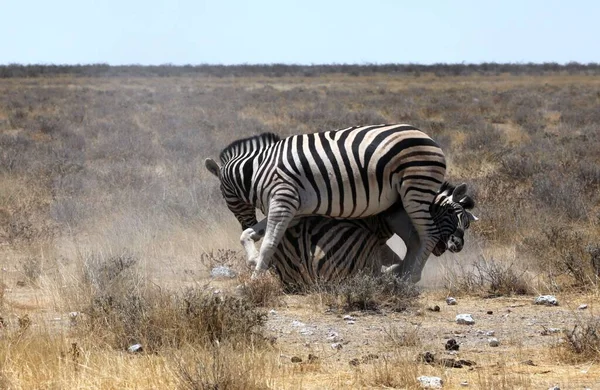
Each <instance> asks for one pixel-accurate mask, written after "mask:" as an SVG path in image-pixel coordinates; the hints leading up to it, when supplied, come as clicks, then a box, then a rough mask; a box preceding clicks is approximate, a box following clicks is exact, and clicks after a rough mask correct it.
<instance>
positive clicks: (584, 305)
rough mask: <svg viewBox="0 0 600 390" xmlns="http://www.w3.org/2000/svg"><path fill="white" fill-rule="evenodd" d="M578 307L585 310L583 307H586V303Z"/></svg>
mask: <svg viewBox="0 0 600 390" xmlns="http://www.w3.org/2000/svg"><path fill="white" fill-rule="evenodd" d="M578 309H579V310H585V309H587V305H586V304H585V303H584V304H582V305H579V307H578Z"/></svg>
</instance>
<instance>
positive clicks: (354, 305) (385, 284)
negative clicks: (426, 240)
mask: <svg viewBox="0 0 600 390" xmlns="http://www.w3.org/2000/svg"><path fill="white" fill-rule="evenodd" d="M311 292H312V293H313V294H315V295H316V296H318V297H319V298H320V301H321V302H322V303H324V304H325V305H327V306H329V307H330V308H334V309H341V310H343V311H352V310H379V309H383V308H386V309H389V310H392V311H397V312H400V311H404V310H406V309H408V308H411V307H414V306H415V305H416V302H417V298H418V296H419V294H420V290H419V288H418V287H416V286H415V285H414V284H412V283H410V282H408V281H406V280H404V279H402V278H398V277H396V276H395V275H392V274H383V275H381V276H375V275H372V274H369V273H365V272H359V273H357V274H356V275H353V276H352V277H350V278H347V279H343V280H340V281H338V282H335V283H327V284H322V283H321V284H320V283H317V284H316V285H315V286H314V287H312V291H311Z"/></svg>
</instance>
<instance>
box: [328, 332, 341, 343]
mask: <svg viewBox="0 0 600 390" xmlns="http://www.w3.org/2000/svg"><path fill="white" fill-rule="evenodd" d="M327 340H328V341H333V342H334V343H338V342H340V341H342V340H343V339H342V338H341V337H340V335H339V334H338V333H337V332H334V331H331V332H329V333H328V334H327Z"/></svg>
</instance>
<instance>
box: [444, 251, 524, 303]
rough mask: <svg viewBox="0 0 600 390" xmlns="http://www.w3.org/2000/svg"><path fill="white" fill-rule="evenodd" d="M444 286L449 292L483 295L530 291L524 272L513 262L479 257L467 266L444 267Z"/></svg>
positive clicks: (450, 293)
mask: <svg viewBox="0 0 600 390" xmlns="http://www.w3.org/2000/svg"><path fill="white" fill-rule="evenodd" d="M444 280H445V283H444V287H445V288H446V290H447V291H448V294H449V295H453V296H459V295H462V294H483V295H486V296H489V295H492V296H505V295H527V294H531V293H532V292H533V291H532V289H531V287H530V285H531V283H530V281H529V280H528V279H527V278H526V271H518V268H517V267H515V264H514V262H511V263H508V262H500V261H498V260H494V259H493V258H490V259H487V258H485V257H484V256H480V258H479V260H478V261H476V262H475V263H473V264H472V268H467V267H466V266H465V265H463V264H462V263H459V266H458V269H455V268H451V267H447V270H446V272H445V273H444Z"/></svg>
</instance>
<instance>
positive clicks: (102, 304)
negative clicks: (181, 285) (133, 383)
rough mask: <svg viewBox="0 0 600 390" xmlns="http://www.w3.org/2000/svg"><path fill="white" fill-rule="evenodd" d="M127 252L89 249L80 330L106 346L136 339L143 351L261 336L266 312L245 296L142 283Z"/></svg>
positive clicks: (254, 339)
mask: <svg viewBox="0 0 600 390" xmlns="http://www.w3.org/2000/svg"><path fill="white" fill-rule="evenodd" d="M137 261H138V260H137V258H136V257H135V256H133V255H131V254H128V253H122V254H120V255H116V256H109V257H107V258H102V257H101V256H98V255H90V256H89V257H88V261H87V262H86V267H85V272H84V274H83V278H82V280H81V286H80V288H81V289H82V290H84V291H86V292H87V294H84V299H86V301H87V305H86V306H87V307H86V309H85V310H84V311H83V312H84V313H85V314H86V316H85V317H84V320H85V321H83V323H82V324H81V325H82V330H83V331H85V332H92V333H94V334H96V335H97V336H98V337H97V338H98V339H99V340H102V341H103V342H104V343H105V344H107V345H108V346H110V347H113V348H117V349H123V348H127V347H128V346H130V345H132V344H135V343H140V344H142V346H143V348H144V349H145V350H147V351H157V350H160V349H161V348H165V347H176V348H179V347H181V346H182V345H185V344H199V345H205V344H211V343H215V342H223V341H232V342H235V343H237V344H238V345H240V346H244V345H248V344H254V343H255V342H262V341H264V337H262V333H261V331H262V325H263V324H264V321H265V319H266V314H265V313H263V312H260V311H258V310H256V308H255V305H254V304H253V303H252V302H250V301H249V300H247V299H242V298H238V297H233V296H228V295H221V294H215V293H214V292H213V291H210V290H207V289H204V288H200V287H196V288H190V289H188V290H185V291H184V292H183V293H181V294H176V293H174V292H170V291H165V290H163V289H161V288H159V287H157V286H155V285H153V284H150V283H146V282H145V281H144V280H143V278H141V276H140V274H139V272H138V271H137V268H136V264H137Z"/></svg>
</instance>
